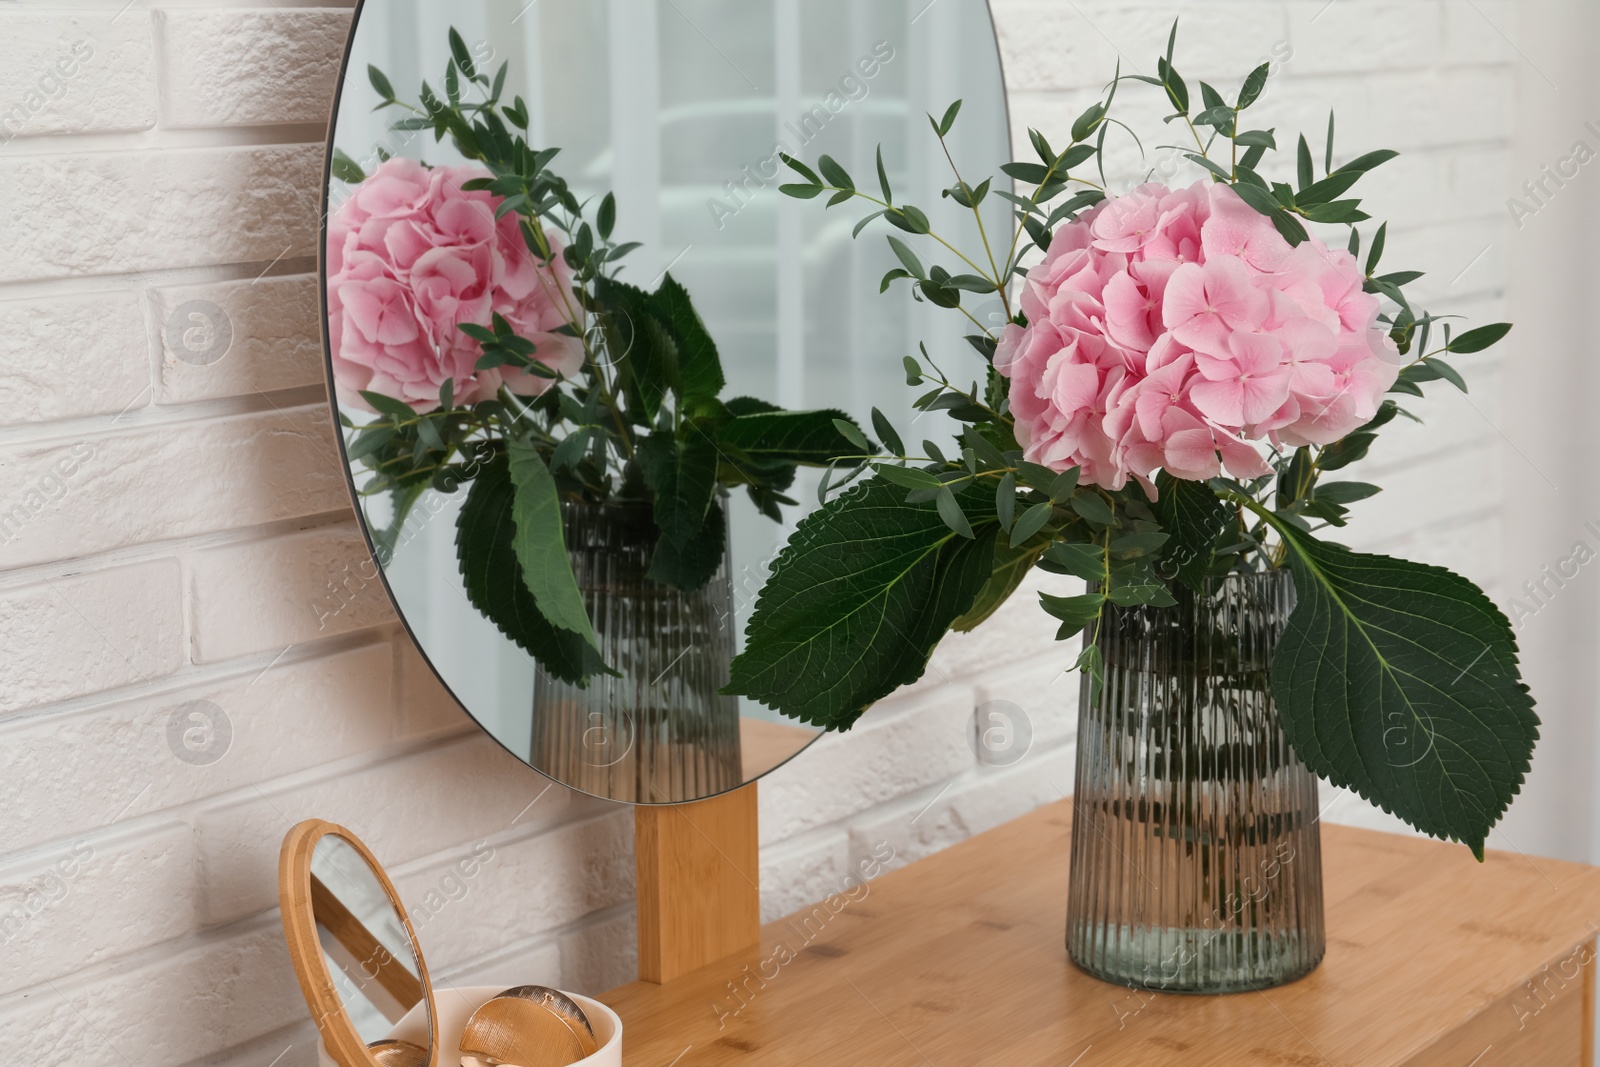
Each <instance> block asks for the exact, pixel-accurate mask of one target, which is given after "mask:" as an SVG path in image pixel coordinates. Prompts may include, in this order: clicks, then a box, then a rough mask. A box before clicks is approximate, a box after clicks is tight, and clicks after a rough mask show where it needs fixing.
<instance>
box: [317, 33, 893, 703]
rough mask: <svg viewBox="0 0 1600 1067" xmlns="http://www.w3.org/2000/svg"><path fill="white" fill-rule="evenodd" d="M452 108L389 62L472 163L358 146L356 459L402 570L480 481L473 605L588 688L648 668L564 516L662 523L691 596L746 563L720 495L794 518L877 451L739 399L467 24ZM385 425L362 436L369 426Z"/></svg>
mask: <svg viewBox="0 0 1600 1067" xmlns="http://www.w3.org/2000/svg"><path fill="white" fill-rule="evenodd" d="M449 45H450V60H449V62H448V64H447V66H446V70H445V74H444V80H443V82H442V84H443V86H444V94H443V96H442V97H441V96H440V95H439V94H438V93H436V92H435V90H434V89H433V88H432V87H431V86H430V85H429V84H428V83H427V82H424V83H423V84H422V87H421V90H420V93H419V95H418V102H417V103H416V104H409V103H403V102H402V101H401V100H400V99H399V98H398V97H397V96H396V94H395V91H394V88H393V86H392V85H391V84H390V82H389V79H388V78H387V77H386V76H385V75H384V74H383V72H382V71H380V70H378V69H377V68H376V67H371V68H369V70H368V73H369V76H370V79H371V82H372V86H373V89H374V90H375V91H376V92H377V94H378V97H379V104H378V107H379V109H380V110H381V109H387V108H396V109H400V110H401V111H403V112H404V113H405V117H404V118H402V119H400V120H399V121H398V122H397V123H395V127H394V128H395V129H396V130H399V131H406V132H411V133H419V132H431V133H432V134H433V135H434V141H435V142H442V141H444V140H445V139H446V138H449V140H450V142H451V145H452V146H453V147H454V149H455V150H456V152H457V153H459V154H460V155H461V156H462V157H464V158H465V159H466V160H467V161H468V162H466V163H464V164H457V165H438V166H429V165H428V164H426V163H424V162H422V161H419V160H414V159H407V158H400V157H392V158H391V157H389V156H388V155H387V154H385V153H382V152H380V155H381V156H382V157H383V158H382V161H381V162H380V163H379V165H378V166H377V167H376V168H375V169H374V170H373V172H372V173H371V174H367V173H365V172H364V170H363V169H362V167H361V166H360V165H358V164H357V163H356V162H355V161H354V160H352V159H351V158H350V157H349V156H348V155H346V154H345V153H343V152H342V151H338V150H336V151H335V152H334V154H333V160H332V173H333V177H334V178H335V179H337V180H338V181H340V182H343V183H345V184H346V185H347V186H349V187H350V195H349V197H348V198H347V199H345V200H344V201H343V202H342V203H341V204H339V206H338V207H337V209H336V210H335V211H334V212H333V213H332V215H331V216H330V218H329V220H328V232H327V273H328V289H327V298H328V326H329V334H330V355H331V359H332V364H333V373H334V379H335V387H336V389H337V392H338V396H339V401H340V405H341V409H342V410H341V415H340V419H341V423H342V424H343V426H344V428H345V430H346V434H347V445H346V454H347V456H348V458H349V459H350V460H351V462H353V463H360V464H361V465H363V466H364V467H366V468H367V469H368V470H370V471H371V472H372V473H371V477H370V478H369V479H368V480H367V481H366V483H365V484H364V485H363V486H362V488H361V492H362V494H363V495H364V496H387V497H388V498H389V500H390V501H392V503H393V512H392V518H391V519H390V521H389V523H388V525H387V527H386V528H385V529H376V528H374V529H373V533H374V539H375V541H377V542H378V550H379V555H380V557H385V556H387V555H388V554H391V553H392V552H393V550H394V545H395V542H396V539H397V537H398V536H399V534H400V531H401V529H402V527H403V525H404V522H405V519H406V516H407V513H408V512H409V510H410V509H411V508H412V506H413V505H414V504H415V503H416V501H417V499H418V498H419V497H420V496H421V495H422V493H424V492H425V491H427V490H428V489H429V488H430V487H431V488H434V489H437V490H439V491H442V492H446V493H453V492H456V491H458V490H459V489H460V488H461V487H463V486H464V485H470V488H469V489H468V492H467V498H466V500H465V502H464V504H463V506H462V510H461V515H460V519H459V520H458V523H457V537H456V544H457V551H458V556H459V562H460V566H461V573H462V576H463V579H464V581H465V586H466V593H467V596H468V598H469V599H470V600H471V601H472V603H473V605H474V606H475V607H476V608H477V609H478V610H479V611H481V612H482V613H483V614H484V615H485V616H487V617H488V618H489V619H490V620H491V621H493V622H494V623H495V625H496V626H498V627H499V629H500V630H501V631H502V632H503V633H505V634H506V635H507V636H508V637H510V638H511V639H513V640H514V641H516V642H517V643H518V644H519V645H521V646H522V647H523V648H524V649H525V650H526V651H528V652H529V653H530V654H531V655H533V656H534V657H535V658H536V659H537V660H538V662H539V664H540V665H541V666H542V667H543V668H544V669H545V671H547V672H548V673H549V674H550V675H552V676H553V677H555V678H558V679H560V680H562V681H566V682H572V683H576V684H579V685H583V684H586V683H587V681H588V680H589V679H590V678H591V677H593V676H594V675H596V674H602V673H608V674H614V673H616V670H615V669H614V668H616V669H623V670H625V669H627V667H626V665H623V664H607V663H606V662H604V660H603V659H602V655H601V652H600V648H599V642H598V641H597V639H596V636H595V631H594V627H593V625H592V623H591V621H590V619H589V617H588V609H587V607H586V606H585V601H584V597H583V593H582V591H581V590H580V589H579V587H578V585H577V580H576V578H575V575H574V572H573V565H572V560H571V558H570V556H569V554H568V551H567V545H566V524H565V520H564V515H565V514H567V511H566V509H569V508H571V507H573V506H578V505H613V504H615V505H640V506H646V507H648V509H649V515H650V517H651V518H652V519H653V520H654V528H655V529H654V533H655V540H654V544H653V546H646V547H647V548H648V550H649V567H648V571H647V572H646V574H645V578H646V579H647V580H648V581H652V582H656V583H661V584H663V585H665V586H671V587H675V588H676V589H678V590H682V591H685V592H692V591H694V590H698V589H701V588H703V587H705V586H706V584H707V583H708V582H709V581H710V580H711V579H712V577H713V576H714V575H715V574H716V573H717V572H718V571H719V568H721V566H722V563H723V558H724V555H725V553H726V547H727V546H726V533H725V531H726V525H725V524H726V518H725V513H724V509H723V506H722V503H721V499H720V493H721V492H722V491H723V490H726V489H733V488H736V487H743V488H744V489H745V490H746V491H747V492H748V494H749V495H750V498H751V500H752V501H753V502H754V503H755V505H756V506H757V508H759V509H760V511H761V512H762V513H763V514H765V515H767V516H768V517H769V518H771V519H773V520H774V521H778V520H780V519H781V518H782V508H783V507H784V506H788V505H793V504H794V503H795V502H794V501H793V500H792V499H790V498H789V497H788V496H786V495H785V491H786V490H787V489H788V488H789V487H790V486H791V484H792V483H793V482H794V480H795V477H796V472H797V468H798V467H800V466H827V465H830V464H832V463H833V462H835V461H836V460H839V459H841V458H844V457H847V456H850V457H857V458H859V457H860V456H861V455H862V454H864V453H871V452H873V451H875V446H874V445H873V444H872V443H871V442H870V441H868V440H867V439H866V437H865V436H864V435H863V434H862V432H861V430H860V429H859V427H857V426H856V424H855V423H853V422H851V421H850V420H849V419H848V418H847V417H846V416H845V415H844V414H843V413H842V412H839V411H784V410H780V409H778V408H777V407H775V406H774V405H772V404H769V403H767V402H765V401H762V400H758V399H755V398H751V397H735V398H729V399H724V398H723V397H722V396H721V394H722V391H723V389H724V387H725V385H726V379H725V377H724V374H723V369H722V363H721V359H720V356H719V355H718V352H717V346H716V343H715V341H714V340H713V339H712V337H711V335H710V334H709V333H708V332H707V330H706V327H705V324H704V323H703V322H702V321H701V319H700V316H699V315H698V313H697V312H696V311H695V308H694V304H693V301H692V300H691V298H690V296H689V293H688V291H687V290H685V289H684V287H683V286H682V285H680V284H679V283H678V281H677V280H676V279H674V278H673V277H672V276H671V275H670V274H667V275H664V276H663V278H662V280H661V282H660V284H659V285H658V286H657V287H656V288H655V289H654V290H653V291H646V290H645V289H642V288H639V287H637V286H634V285H631V284H629V283H628V282H627V281H625V280H624V279H623V277H622V274H623V272H624V269H625V268H624V260H625V259H626V257H627V256H628V254H629V253H630V252H632V251H633V250H634V249H636V248H637V247H638V246H637V245H635V244H627V243H619V242H617V241H615V240H613V238H612V233H613V229H614V227H615V224H616V218H617V204H616V200H615V198H614V197H613V196H612V195H610V194H607V195H605V196H604V197H602V198H601V199H600V200H599V202H598V203H593V202H580V201H579V199H578V198H577V196H576V194H574V192H573V191H572V189H571V188H570V186H569V185H568V183H567V182H566V180H565V179H564V178H562V177H561V176H560V174H559V173H557V172H556V171H555V170H554V169H553V168H552V162H553V161H554V160H555V158H556V156H557V155H558V154H559V149H556V148H536V147H534V146H531V145H530V144H529V143H528V140H527V131H528V126H529V121H528V111H527V107H526V105H525V104H524V103H523V101H522V99H521V98H520V97H514V98H513V99H512V101H511V102H510V103H506V102H505V95H504V93H505V86H506V79H507V75H508V72H509V67H508V65H502V66H501V67H500V68H499V70H498V71H497V72H496V74H495V75H494V76H493V77H492V78H491V77H489V76H488V75H487V74H485V73H484V72H482V71H480V70H479V69H478V66H477V64H476V63H475V61H474V60H473V57H472V55H471V53H470V52H469V51H468V49H467V48H466V46H465V43H464V42H463V41H462V39H461V36H460V35H459V34H458V33H456V32H455V31H454V30H451V31H450V33H449ZM363 413H365V414H367V415H369V416H370V418H366V419H363V420H362V421H360V422H359V423H358V422H357V421H355V419H353V418H352V417H351V416H352V415H361V414H363Z"/></svg>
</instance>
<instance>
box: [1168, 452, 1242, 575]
mask: <svg viewBox="0 0 1600 1067" xmlns="http://www.w3.org/2000/svg"><path fill="white" fill-rule="evenodd" d="M1156 487H1157V489H1158V490H1159V491H1160V502H1159V503H1158V505H1157V507H1156V515H1157V517H1158V518H1159V519H1160V521H1161V527H1162V529H1164V530H1165V531H1166V532H1167V533H1168V534H1170V535H1171V537H1170V539H1169V540H1168V541H1167V542H1166V544H1165V546H1164V547H1163V549H1162V553H1161V561H1160V563H1159V564H1158V566H1157V567H1156V571H1157V573H1159V574H1160V575H1161V576H1162V577H1163V578H1167V579H1173V580H1176V581H1178V582H1180V583H1182V584H1183V585H1186V586H1188V587H1189V588H1190V589H1193V590H1195V591H1196V592H1198V591H1199V590H1200V588H1201V585H1202V583H1203V582H1204V581H1205V577H1206V575H1207V574H1208V573H1210V571H1211V561H1212V560H1213V559H1215V558H1216V548H1217V538H1219V537H1221V536H1222V532H1223V530H1224V529H1225V528H1226V526H1227V523H1228V519H1229V518H1230V514H1229V511H1228V507H1227V505H1226V504H1224V503H1223V502H1222V501H1221V500H1219V499H1217V494H1216V493H1215V492H1213V491H1212V489H1211V487H1210V486H1209V485H1207V484H1205V483H1204V482H1192V481H1186V480H1183V479H1180V478H1174V477H1173V476H1172V475H1170V474H1168V473H1167V472H1166V471H1162V472H1161V474H1160V476H1159V477H1158V478H1157V479H1156Z"/></svg>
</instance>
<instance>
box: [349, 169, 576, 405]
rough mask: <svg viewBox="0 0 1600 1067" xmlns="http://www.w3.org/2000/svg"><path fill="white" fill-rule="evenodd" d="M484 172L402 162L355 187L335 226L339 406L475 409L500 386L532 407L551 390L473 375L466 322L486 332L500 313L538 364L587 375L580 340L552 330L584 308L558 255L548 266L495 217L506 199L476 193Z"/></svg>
mask: <svg viewBox="0 0 1600 1067" xmlns="http://www.w3.org/2000/svg"><path fill="white" fill-rule="evenodd" d="M488 173H489V172H488V171H487V170H486V169H484V168H482V167H479V166H474V165H469V166H458V167H433V168H428V167H424V166H423V165H422V164H421V163H418V162H417V161H415V160H411V159H402V158H400V157H396V158H394V159H390V160H388V161H386V162H385V163H383V164H382V165H381V166H379V167H378V169H377V170H376V171H375V172H374V173H373V174H372V175H371V176H370V177H368V178H367V180H366V181H364V182H362V183H361V184H360V185H359V186H357V187H356V189H355V192H354V194H353V195H352V196H351V197H350V199H348V200H346V201H345V202H344V203H343V204H341V205H340V206H339V208H338V210H337V211H335V212H334V214H333V217H332V218H331V219H330V220H329V222H328V309H329V313H328V332H329V336H330V339H331V341H332V349H333V373H334V383H335V386H336V388H337V390H338V394H339V402H340V404H341V405H348V406H349V407H352V408H356V409H358V410H363V411H370V410H371V406H370V405H369V404H367V402H366V401H365V400H363V399H362V398H361V395H360V394H361V393H362V392H374V393H381V394H383V395H384V396H392V397H394V398H395V399H397V400H403V401H405V402H406V403H407V404H410V405H411V406H412V407H413V408H415V409H416V410H418V411H431V410H433V409H435V408H437V407H438V406H439V390H440V388H441V387H442V386H443V385H444V383H445V381H446V380H447V379H454V380H455V399H456V402H457V403H459V404H473V403H477V402H478V401H480V400H487V399H490V398H492V397H493V396H494V395H495V394H496V393H497V392H498V391H499V390H500V387H501V386H502V385H503V386H505V387H506V388H508V389H510V390H511V391H512V392H513V393H516V394H518V395H519V396H536V395H538V394H539V393H542V392H544V390H546V389H548V388H549V387H550V385H551V379H549V378H542V377H539V376H537V375H533V374H529V373H528V372H527V371H524V370H521V369H519V368H515V367H509V366H507V367H495V368H491V369H488V370H482V371H480V370H477V369H476V367H477V363H478V360H479V358H481V357H482V355H483V350H482V347H481V346H480V345H479V344H478V342H477V341H474V340H473V339H472V338H470V337H468V336H467V335H466V334H464V333H462V332H461V325H462V324H463V323H470V324H474V325H478V326H485V327H487V326H489V325H490V324H491V322H492V321H493V316H494V315H495V314H499V315H501V316H503V317H504V318H505V319H506V321H507V322H509V323H510V324H511V326H512V327H513V328H514V329H515V330H516V331H517V333H518V334H520V335H521V336H522V337H525V338H527V339H528V340H529V341H532V342H533V343H534V345H535V346H536V349H537V350H536V352H535V355H534V358H535V359H537V360H539V361H540V362H541V363H544V364H545V365H546V366H548V367H551V368H552V369H554V370H556V371H559V372H560V373H562V374H567V375H571V374H574V373H576V372H577V371H578V369H579V368H580V367H581V366H582V365H583V348H582V346H581V344H580V343H579V342H578V340H577V339H576V338H573V337H569V336H567V335H565V334H558V333H555V332H554V331H555V330H557V329H558V328H560V327H561V326H562V325H563V324H565V323H566V322H568V321H569V320H570V317H571V315H572V310H571V309H574V308H576V307H577V300H576V297H574V295H573V293H572V279H571V272H570V271H569V270H568V268H567V265H566V263H565V262H564V261H563V259H562V257H561V255H560V252H561V245H560V244H559V243H558V242H557V241H556V239H555V236H554V235H553V234H547V236H548V237H549V238H550V244H551V247H552V248H554V249H555V252H556V255H555V256H554V257H553V258H552V259H551V261H550V262H549V263H540V262H539V261H538V260H537V259H536V258H535V257H534V255H533V253H531V252H529V251H528V246H527V244H526V242H525V241H524V240H523V237H522V232H521V229H520V223H519V222H518V220H517V216H516V214H515V213H514V212H513V213H509V214H507V215H506V216H505V217H504V218H501V219H499V220H498V221H497V220H496V219H495V217H494V212H495V208H496V206H497V205H498V204H499V203H500V198H499V197H497V196H494V195H493V194H491V193H488V192H484V191H472V192H468V191H465V190H463V189H462V188H461V186H462V184H463V183H464V182H468V181H471V180H472V179H474V178H481V177H486V176H487V175H488Z"/></svg>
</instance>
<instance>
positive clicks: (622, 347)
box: [594, 277, 681, 425]
mask: <svg viewBox="0 0 1600 1067" xmlns="http://www.w3.org/2000/svg"><path fill="white" fill-rule="evenodd" d="M594 295H595V299H596V300H597V302H598V303H599V305H600V307H601V309H602V310H603V311H604V317H603V319H602V322H603V323H604V327H605V337H606V348H607V351H606V354H605V358H606V360H607V361H609V362H610V363H611V365H612V366H613V367H614V368H615V369H616V374H617V379H618V381H619V383H620V384H621V387H622V389H623V391H624V392H625V393H626V394H627V397H628V400H629V406H630V409H631V411H632V412H633V414H634V415H636V416H637V417H639V419H640V421H642V422H644V423H645V424H647V425H648V424H650V423H653V422H655V419H656V414H657V413H658V412H659V411H660V410H661V403H662V401H663V400H665V399H666V396H667V394H668V393H669V392H670V393H677V392H679V390H680V388H681V383H680V378H679V367H678V359H679V357H678V345H677V342H675V341H674V340H673V338H672V333H671V331H670V330H669V329H668V328H667V327H666V326H665V325H664V324H663V323H662V321H661V319H660V318H659V317H657V315H656V314H655V312H654V311H653V310H652V309H651V307H650V299H651V298H650V295H649V294H647V293H646V292H645V291H644V290H643V289H639V288H636V287H634V286H631V285H628V284H626V283H624V282H619V281H616V280H614V279H610V278H605V277H601V278H599V279H597V280H596V282H595V290H594Z"/></svg>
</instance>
